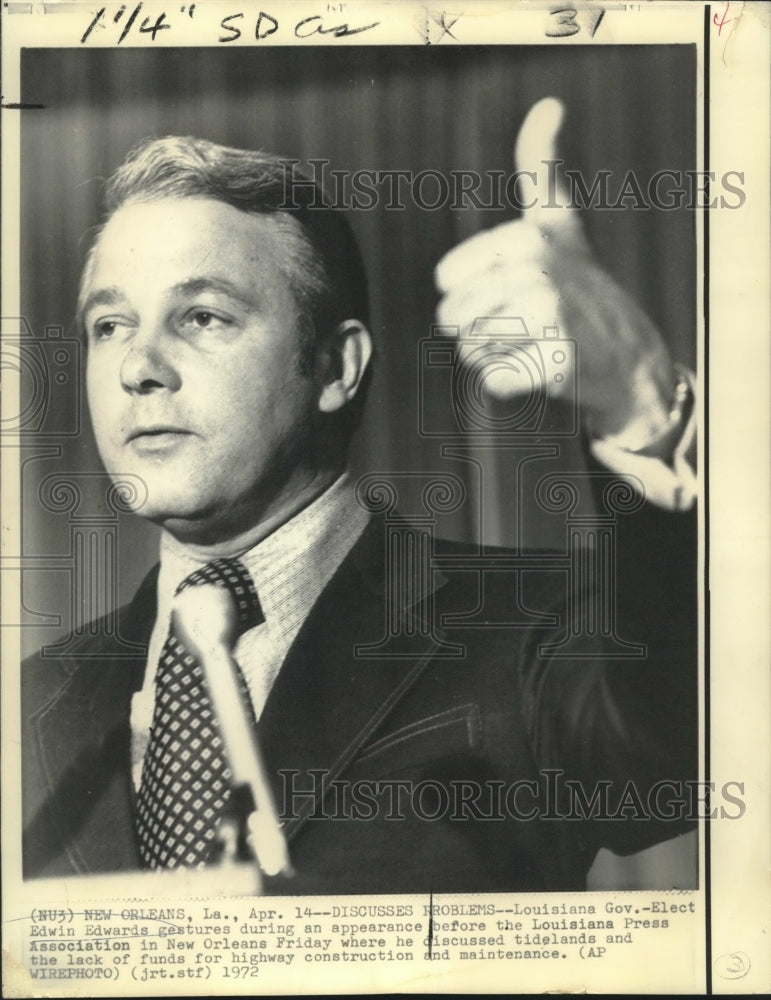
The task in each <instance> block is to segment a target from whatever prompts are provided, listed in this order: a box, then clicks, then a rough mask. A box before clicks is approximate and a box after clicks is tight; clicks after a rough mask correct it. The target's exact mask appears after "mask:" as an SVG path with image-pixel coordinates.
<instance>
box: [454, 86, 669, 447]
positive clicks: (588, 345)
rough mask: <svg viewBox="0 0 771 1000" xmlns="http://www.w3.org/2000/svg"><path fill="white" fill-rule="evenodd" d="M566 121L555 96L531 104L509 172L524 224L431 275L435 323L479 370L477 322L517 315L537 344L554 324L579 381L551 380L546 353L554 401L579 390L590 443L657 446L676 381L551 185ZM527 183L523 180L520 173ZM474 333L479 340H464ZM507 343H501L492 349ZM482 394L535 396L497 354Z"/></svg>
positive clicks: (485, 238) (485, 236)
mask: <svg viewBox="0 0 771 1000" xmlns="http://www.w3.org/2000/svg"><path fill="white" fill-rule="evenodd" d="M563 115H564V108H563V106H562V104H561V103H560V102H559V101H558V100H556V99H555V98H550V97H547V98H544V99H543V100H541V101H539V102H538V103H537V104H535V105H534V106H533V107H532V108H531V109H530V112H529V113H528V115H527V116H526V118H525V120H524V122H523V123H522V126H521V128H520V131H519V135H518V136H517V139H516V143H515V150H514V164H515V168H516V170H518V171H522V172H523V173H522V174H521V175H520V176H521V178H522V180H521V184H522V201H523V203H524V204H525V205H527V206H528V207H526V208H525V209H524V211H523V214H522V217H521V218H520V219H518V220H516V221H513V222H506V223H503V224H502V225H499V226H496V227H495V228H493V229H489V230H485V231H483V232H481V233H478V234H477V235H475V236H473V237H471V238H470V239H468V240H466V241H464V242H463V243H461V244H459V245H458V246H457V247H454V248H453V249H452V250H451V251H450V252H449V253H448V254H446V255H445V257H444V258H443V259H442V260H441V261H440V262H439V264H438V266H437V268H436V272H435V277H436V284H437V287H438V289H439V292H440V293H441V295H442V298H441V300H440V302H439V305H438V307H437V322H438V323H441V324H443V325H450V326H454V325H457V326H458V328H459V335H460V337H461V341H462V343H461V345H460V349H459V351H460V357H461V360H463V359H467V358H468V357H469V356H470V353H471V352H472V351H473V352H474V358H475V363H476V364H478V363H479V356H480V355H479V352H480V349H481V348H480V344H479V330H480V327H479V324H477V327H476V329H475V330H474V331H473V334H471V331H472V328H473V327H474V323H475V321H476V320H477V319H478V318H480V317H512V318H515V317H519V318H521V319H522V320H524V323H525V325H526V326H527V329H528V331H529V332H530V335H531V337H534V338H540V337H542V335H543V333H542V331H543V328H544V327H553V326H555V325H556V326H558V327H559V332H560V336H561V337H563V338H572V339H574V340H575V341H576V342H577V349H576V355H577V367H578V372H577V377H576V378H575V379H574V378H565V377H564V366H563V369H562V373H563V374H562V378H560V379H555V377H554V376H555V374H557V373H556V372H555V371H553V370H551V369H550V368H549V352H543V355H544V361H545V364H546V366H547V367H546V386H547V391H548V392H549V393H550V394H552V395H553V396H560V395H563V396H564V394H565V393H566V392H572V391H573V388H572V387H573V386H575V392H576V394H577V396H578V404H579V406H580V408H581V412H582V415H583V419H584V422H585V424H586V425H587V426H588V428H589V429H590V431H591V432H592V434H593V435H595V436H597V437H604V436H607V435H615V434H619V433H621V432H622V431H623V432H625V433H628V435H629V439H630V441H631V442H635V441H639V442H640V444H643V443H645V442H647V441H649V440H655V438H656V436H657V435H658V433H659V432H660V430H661V429H662V428H665V427H666V425H667V422H668V420H669V414H670V409H671V400H672V393H673V387H674V384H675V374H674V371H673V367H672V361H671V358H670V355H669V351H668V349H667V347H666V345H665V343H664V341H663V339H662V337H661V334H660V333H659V331H658V330H657V329H656V327H655V326H654V324H653V323H652V321H651V320H650V319H649V318H648V317H647V316H646V315H645V313H644V312H643V311H642V310H641V309H640V308H639V307H638V306H637V305H636V304H635V303H634V302H633V301H632V299H631V298H630V297H629V296H628V295H627V294H626V293H625V292H624V291H623V289H622V288H621V287H620V286H619V285H618V284H617V283H616V281H614V279H613V278H611V277H610V275H609V274H608V273H607V272H606V271H605V270H603V268H602V267H601V266H600V265H599V264H598V262H597V261H596V260H595V258H594V256H593V254H592V251H591V248H590V246H589V244H588V242H587V240H586V237H585V235H584V231H583V226H582V224H581V220H580V218H579V216H578V213H577V211H576V210H575V208H572V207H570V205H569V199H568V195H567V192H566V191H565V189H564V187H562V186H561V184H560V183H559V182H557V183H556V184H555V180H554V178H555V174H554V165H553V164H552V166H551V168H549V167H548V161H550V160H551V161H554V160H555V159H556V141H557V135H558V133H559V129H560V126H561V124H562V119H563ZM525 171H527V172H528V173H527V174H525V173H524V172H525ZM470 334H471V337H472V339H470V340H469V336H470ZM497 343H498V344H499V345H500V341H498V342H497ZM496 350H497V354H496V358H497V361H496V363H495V364H494V365H492V364H491V366H490V372H489V377H487V378H485V385H486V388H487V389H488V391H489V392H490V393H492V394H493V395H498V396H502V397H506V396H513V395H516V394H518V393H522V392H526V391H529V390H530V388H531V382H530V380H529V379H524V378H521V377H519V376H518V373H517V368H518V366H517V364H516V363H515V353H514V352H515V351H516V349H514V351H513V353H512V361H513V362H514V363H512V364H511V365H501V364H500V346H498V347H497V349H496Z"/></svg>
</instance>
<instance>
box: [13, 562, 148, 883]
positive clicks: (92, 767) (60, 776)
mask: <svg viewBox="0 0 771 1000" xmlns="http://www.w3.org/2000/svg"><path fill="white" fill-rule="evenodd" d="M156 580H157V567H156V568H155V569H153V570H152V571H151V573H150V574H149V575H148V576H147V577H146V579H145V581H144V582H143V584H142V585H141V587H140V589H139V590H138V592H137V594H136V596H135V598H134V600H133V601H132V603H131V604H130V605H129V606H128V607H127V608H124V609H121V612H120V613H119V619H118V622H119V628H118V635H119V636H120V637H121V638H122V639H125V640H127V641H128V642H131V643H137V644H139V648H140V649H142V648H143V647H146V644H147V642H148V641H149V636H150V633H151V631H152V626H153V623H154V621H155V599H156ZM86 651H87V657H86V656H85V655H84V654H85V652H86ZM62 662H63V665H64V667H65V669H66V670H67V672H68V677H67V679H66V680H65V682H64V683H63V684H62V685H61V687H60V688H59V689H58V691H56V692H55V694H54V695H53V697H52V698H51V699H50V700H49V701H48V702H47V703H46V704H45V705H44V706H43V707H42V708H41V709H40V710H39V711H38V712H37V713H36V715H35V716H34V717H33V718H32V720H31V721H32V725H33V731H34V733H35V735H36V739H37V744H38V747H37V749H38V753H39V756H40V760H41V763H42V772H43V774H44V775H45V777H46V780H47V783H48V792H49V798H48V805H47V807H46V810H45V811H46V812H47V816H43V815H42V812H43V811H42V810H41V813H40V814H38V816H36V817H35V818H34V819H33V821H32V829H31V830H29V831H28V835H29V836H30V837H31V838H34V837H35V824H36V823H40V824H43V823H45V822H52V823H53V824H54V826H55V828H56V829H57V830H58V833H59V838H58V839H59V843H63V844H65V845H66V851H67V855H68V859H69V863H70V865H71V866H72V867H73V868H74V869H75V870H76V871H79V872H88V871H109V870H119V869H121V868H127V867H136V864H137V855H136V848H135V837H134V826H133V808H132V796H133V790H132V788H131V778H130V772H131V768H130V745H131V741H130V721H129V720H130V714H131V698H132V696H133V694H134V692H135V691H136V690H137V689H138V688H139V687H141V684H142V677H143V674H144V668H145V657H144V656H142V655H134V656H129V657H127V656H126V650H125V647H124V646H122V645H121V641H120V639H119V638H117V637H116V636H114V635H103V636H98V637H97V638H96V639H95V638H94V636H93V635H90V636H89V637H88V640H87V650H86V649H85V648H84V651H83V653H82V654H81V655H80V656H79V655H78V651H77V650H74V651H73V652H72V654H71V655H69V656H68V657H66V658H65V659H63V661H62Z"/></svg>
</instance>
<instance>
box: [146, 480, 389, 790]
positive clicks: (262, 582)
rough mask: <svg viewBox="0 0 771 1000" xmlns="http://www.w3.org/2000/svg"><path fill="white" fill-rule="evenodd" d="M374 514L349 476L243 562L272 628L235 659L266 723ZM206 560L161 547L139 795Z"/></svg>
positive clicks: (242, 646) (266, 626)
mask: <svg viewBox="0 0 771 1000" xmlns="http://www.w3.org/2000/svg"><path fill="white" fill-rule="evenodd" d="M368 519H369V514H368V513H367V512H366V511H365V510H364V509H363V508H362V507H361V506H360V504H359V503H358V502H357V500H356V497H355V494H354V491H353V487H352V485H351V482H350V478H349V476H348V474H344V475H343V476H341V477H340V478H339V479H338V480H336V481H335V482H334V483H333V484H332V486H330V487H329V489H327V490H326V491H325V492H324V493H322V494H321V496H319V497H317V498H316V500H314V501H313V502H312V503H311V504H309V505H308V506H307V507H304V508H303V509H302V510H301V511H300V512H299V513H297V514H296V515H295V516H294V517H293V518H291V519H290V520H289V521H287V522H286V523H285V524H283V525H281V527H279V528H277V529H276V530H275V531H273V532H272V533H271V534H270V535H268V536H267V537H266V538H264V539H263V540H262V541H260V542H258V544H257V545H255V546H254V547H253V548H252V549H249V551H247V552H245V553H243V554H242V555H241V556H239V558H240V559H241V562H243V563H244V565H245V566H246V568H247V569H248V570H249V572H250V573H251V576H252V580H253V581H254V586H255V588H256V590H257V595H258V597H259V600H260V605H261V606H262V611H263V614H264V616H265V621H264V622H263V623H262V624H261V625H257V626H256V627H255V628H252V629H250V630H249V631H248V632H245V633H244V634H243V635H242V636H241V638H240V639H239V640H238V642H237V644H236V648H235V657H236V659H237V660H238V663H239V665H240V667H241V670H242V672H243V675H244V679H245V681H246V685H247V688H248V691H249V695H250V697H251V701H252V707H253V709H254V714H255V716H256V717H257V718H259V717H260V714H261V713H262V710H263V708H264V706H265V702H266V700H267V698H268V695H269V694H270V690H271V688H272V686H273V683H274V681H275V679H276V677H277V676H278V672H279V670H280V668H281V664H282V663H283V662H284V659H285V657H286V654H287V653H288V652H289V647H290V646H291V645H292V642H293V641H294V639H295V637H296V636H297V633H298V632H299V631H300V628H301V626H302V624H303V622H304V621H305V619H306V618H307V617H308V614H309V613H310V610H311V608H312V607H313V605H314V604H315V603H316V600H317V599H318V597H319V595H320V594H321V591H322V590H323V589H324V587H325V585H326V584H327V583H328V581H329V580H330V579H331V577H332V575H333V574H334V573H335V571H336V570H337V568H338V567H339V566H340V564H341V563H342V561H343V559H344V558H345V557H346V555H347V554H348V552H349V551H350V549H351V548H352V547H353V545H354V543H355V542H356V541H357V539H358V538H359V536H360V535H361V533H362V532H363V530H364V528H365V526H366V524H367V521H368ZM206 562H207V560H206V559H202V558H201V557H197V556H194V555H192V554H191V553H190V552H189V551H188V550H187V549H186V548H185V547H184V546H183V545H181V544H180V543H179V542H177V541H175V540H174V539H173V538H172V537H171V536H170V535H168V534H164V535H163V539H162V542H161V568H160V573H159V576H158V617H157V619H156V622H155V627H154V629H153V632H152V635H151V637H150V643H149V646H148V657H147V669H146V671H145V677H144V682H143V685H142V688H141V690H140V691H138V692H137V693H136V695H134V698H133V701H132V706H131V730H132V774H133V780H134V786H135V787H136V788H139V784H140V780H141V776H142V763H143V760H144V755H145V752H146V750H147V744H148V741H149V736H150V723H151V721H152V716H153V705H154V701H155V675H156V671H157V666H158V660H159V658H160V654H161V651H162V649H163V645H164V643H165V641H166V637H167V635H168V632H169V624H170V621H171V609H172V604H173V600H174V594H175V592H176V589H177V587H178V586H179V584H180V583H181V582H182V581H183V580H184V579H185V578H186V577H187V576H189V574H190V573H192V572H194V571H195V570H196V569H200V567H201V566H203V565H205V563H206Z"/></svg>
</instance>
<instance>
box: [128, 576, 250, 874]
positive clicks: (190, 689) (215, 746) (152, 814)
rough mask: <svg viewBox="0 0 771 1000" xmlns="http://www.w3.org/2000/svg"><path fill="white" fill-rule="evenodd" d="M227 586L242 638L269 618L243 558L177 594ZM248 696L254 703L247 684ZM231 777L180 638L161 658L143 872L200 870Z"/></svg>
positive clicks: (145, 790) (144, 793) (141, 810)
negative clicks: (211, 585)
mask: <svg viewBox="0 0 771 1000" xmlns="http://www.w3.org/2000/svg"><path fill="white" fill-rule="evenodd" d="M203 583H214V584H217V585H218V586H220V587H227V589H228V590H229V591H230V593H231V595H232V596H233V599H234V601H235V602H236V604H237V606H238V631H237V635H238V636H240V635H242V634H243V633H244V632H246V631H247V630H248V629H250V628H252V627H253V626H255V625H259V624H261V623H262V622H263V621H264V620H265V619H264V617H263V614H262V609H261V608H260V602H259V600H258V598H257V593H256V591H255V589H254V584H253V583H252V578H251V576H250V575H249V571H248V570H247V569H246V567H245V566H244V564H243V563H242V562H240V560H238V559H216V560H214V561H213V562H210V563H208V564H207V565H206V566H204V567H203V568H202V569H200V570H196V572H195V573H191V574H190V576H188V577H186V578H185V579H184V580H183V581H182V583H181V584H180V585H179V587H177V593H179V592H180V591H181V590H184V589H185V588H186V587H195V586H199V585H200V584H203ZM241 687H242V693H243V694H244V696H245V697H246V699H247V704H250V703H249V701H248V694H247V693H246V686H245V684H244V683H243V680H242V685H241ZM230 780H231V771H230V766H229V765H228V762H227V758H226V756H225V748H224V744H223V740H222V734H221V732H220V728H219V725H218V722H217V719H216V718H215V715H214V712H213V709H212V704H211V700H210V697H209V693H208V691H207V688H206V683H205V680H204V675H203V671H202V669H201V666H200V664H199V663H198V661H197V660H196V659H195V657H193V656H192V655H191V654H190V652H189V651H188V650H187V649H186V648H185V646H184V644H183V643H182V642H181V641H180V640H179V639H178V638H177V636H176V635H175V634H174V627H173V624H172V626H171V627H170V629H169V635H168V638H167V639H166V642H165V644H164V647H163V651H162V652H161V657H160V660H159V663H158V673H157V676H156V680H155V706H154V710H153V721H152V725H151V727H150V741H149V744H148V747H147V752H146V754H145V759H144V763H143V765H142V781H141V784H140V788H139V793H138V796H137V814H136V830H137V838H138V844H139V852H140V856H141V858H142V863H143V865H144V867H145V868H177V867H180V866H184V867H195V868H201V867H203V866H204V865H205V864H206V861H207V859H208V857H209V855H210V853H211V850H212V847H213V846H214V839H215V837H216V834H217V826H218V824H219V821H220V818H221V817H222V814H223V812H224V810H225V807H226V806H227V803H228V800H229V798H230Z"/></svg>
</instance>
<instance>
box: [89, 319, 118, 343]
mask: <svg viewBox="0 0 771 1000" xmlns="http://www.w3.org/2000/svg"><path fill="white" fill-rule="evenodd" d="M117 327H118V321H117V320H115V319H100V320H98V321H97V322H96V323H94V325H93V328H92V335H93V337H94V339H95V340H105V339H106V338H107V337H111V336H112V335H113V334H114V333H115V330H116V329H117Z"/></svg>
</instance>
